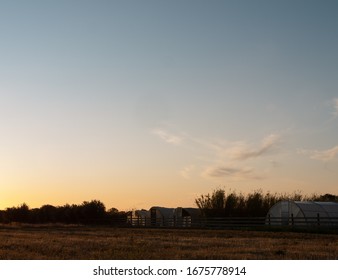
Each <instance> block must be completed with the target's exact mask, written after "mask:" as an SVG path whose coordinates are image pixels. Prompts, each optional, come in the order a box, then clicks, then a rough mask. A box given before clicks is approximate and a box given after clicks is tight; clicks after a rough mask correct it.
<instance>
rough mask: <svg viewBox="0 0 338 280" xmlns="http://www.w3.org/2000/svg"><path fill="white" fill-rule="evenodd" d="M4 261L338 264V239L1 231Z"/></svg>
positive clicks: (74, 229) (76, 229)
mask: <svg viewBox="0 0 338 280" xmlns="http://www.w3.org/2000/svg"><path fill="white" fill-rule="evenodd" d="M0 259H12V260H13V259H66V260H74V259H75V260H81V259H101V260H104V259H129V260H135V259H136V260H137V259H140V260H141V259H153V260H155V259H260V260H266V259H303V260H307V259H316V260H318V259H319V260H321V259H323V260H328V259H331V260H336V259H338V235H337V234H316V233H296V232H270V231H245V230H200V229H145V228H108V227H104V228H103V227H80V226H55V225H54V226H35V227H34V226H0Z"/></svg>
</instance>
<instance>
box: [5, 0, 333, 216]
mask: <svg viewBox="0 0 338 280" xmlns="http://www.w3.org/2000/svg"><path fill="white" fill-rule="evenodd" d="M0 36H1V37H0V42H1V43H0V131H1V135H0V209H5V208H6V207H11V206H18V205H20V204H21V203H23V202H25V203H27V204H28V205H29V206H30V207H31V208H33V207H40V206H42V205H44V204H52V205H64V204H66V203H70V204H72V203H75V204H79V203H82V202H83V201H84V200H92V199H98V200H101V201H102V202H104V204H105V205H106V207H107V208H110V207H115V208H118V209H120V210H129V209H132V208H136V209H138V208H146V209H147V208H150V207H151V206H153V205H161V206H169V207H176V206H194V199H195V198H196V197H198V196H199V195H201V194H206V193H209V192H212V190H213V189H215V188H218V187H226V189H231V190H236V191H238V192H243V193H247V192H250V191H253V190H256V189H262V190H263V191H271V192H287V193H292V192H293V191H296V190H299V191H301V192H302V193H304V194H312V193H320V194H324V193H333V194H338V1H333V0H332V1H331V0H325V1H311V0H303V1H301V0H290V1H287V0H285V1H273V0H266V1H257V0H256V1H252V0H247V1H244V0H243V1H235V0H233V1H230V0H229V1H226V0H224V1H221V0H208V1H199V0H177V1H174V0H173V1H162V0H152V1H149V0H144V1H138V0H135V1H129V0H120V1H114V0H111V1H108V0H96V1H94V0H92V1H87V0H58V1H47V0H39V1H38V0H31V1H26V0H22V1H17V0H15V1H13V0H8V1H7V0H1V1H0Z"/></svg>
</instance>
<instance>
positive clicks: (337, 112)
mask: <svg viewBox="0 0 338 280" xmlns="http://www.w3.org/2000/svg"><path fill="white" fill-rule="evenodd" d="M333 108H334V112H333V115H334V116H335V117H338V98H335V99H333Z"/></svg>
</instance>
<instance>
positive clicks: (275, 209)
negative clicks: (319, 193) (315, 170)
mask: <svg viewBox="0 0 338 280" xmlns="http://www.w3.org/2000/svg"><path fill="white" fill-rule="evenodd" d="M265 222H266V224H268V225H276V226H278V225H286V226H306V227H308V226H326V227H338V203H337V202H317V201H280V202H277V203H276V204H275V205H273V206H272V207H271V208H270V210H269V211H268V214H267V216H266V221H265Z"/></svg>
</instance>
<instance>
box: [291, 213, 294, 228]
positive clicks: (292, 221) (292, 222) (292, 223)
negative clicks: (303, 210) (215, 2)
mask: <svg viewBox="0 0 338 280" xmlns="http://www.w3.org/2000/svg"><path fill="white" fill-rule="evenodd" d="M293 225H294V220H293V213H292V214H291V226H292V227H293Z"/></svg>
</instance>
